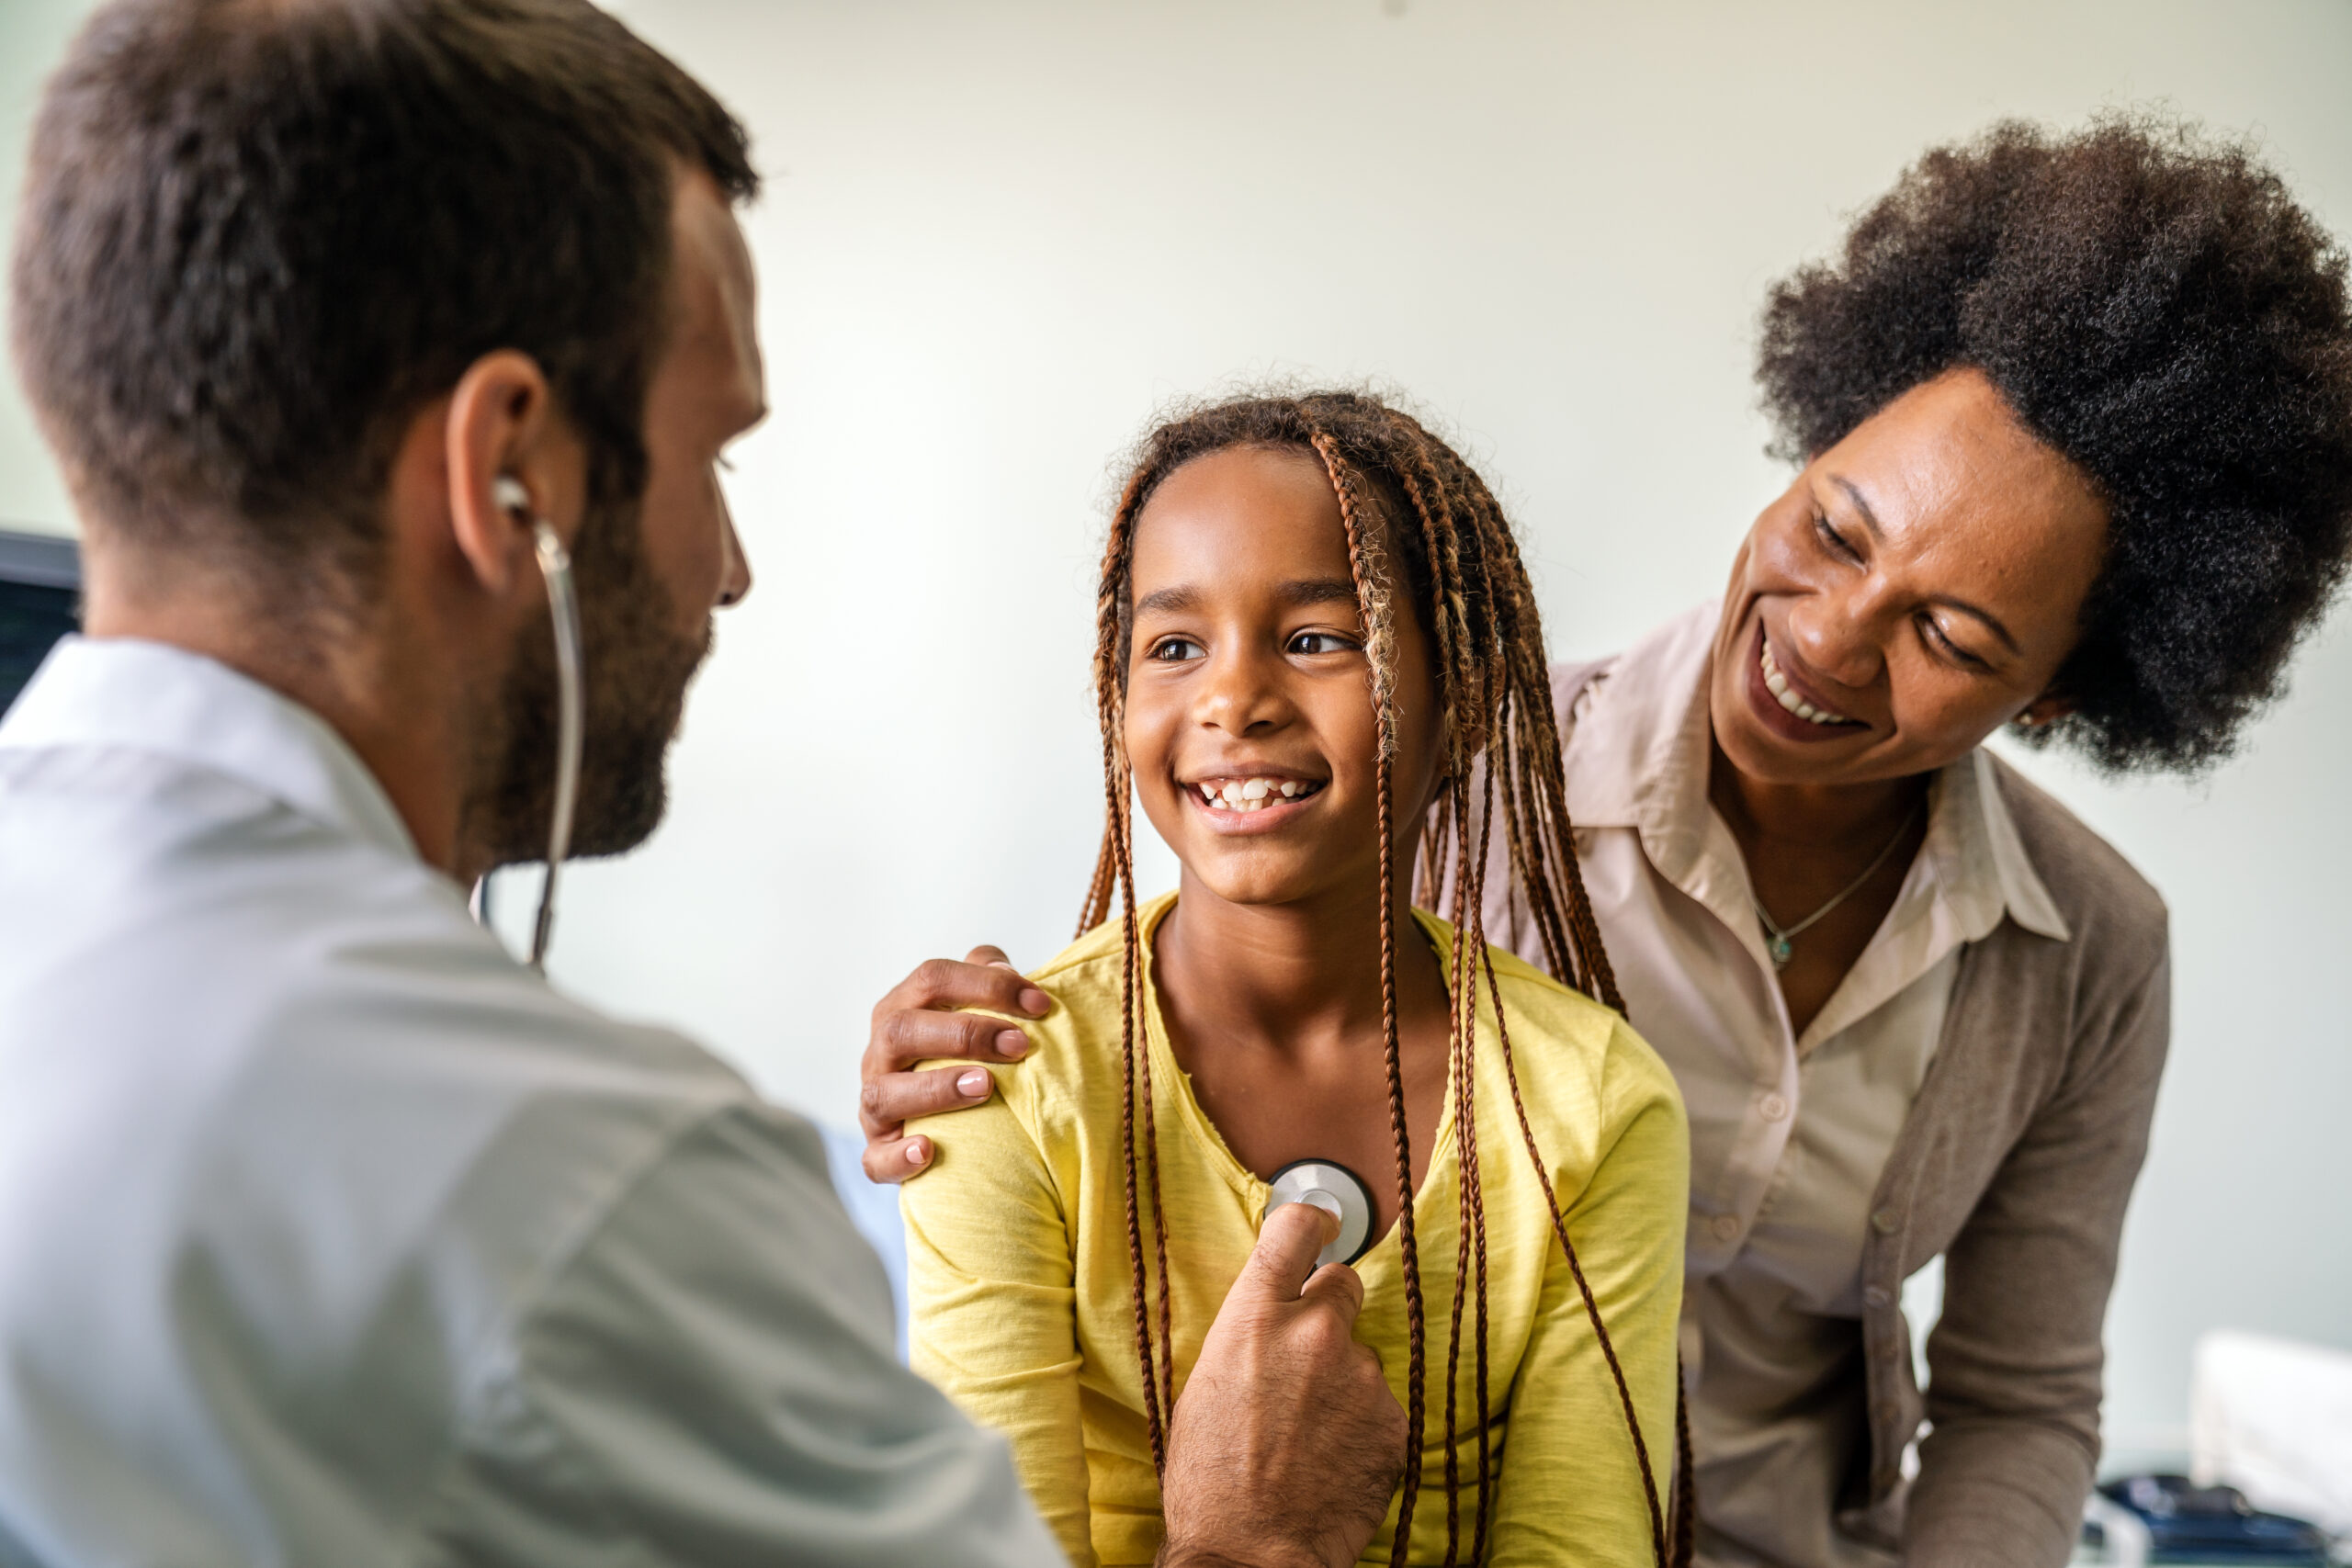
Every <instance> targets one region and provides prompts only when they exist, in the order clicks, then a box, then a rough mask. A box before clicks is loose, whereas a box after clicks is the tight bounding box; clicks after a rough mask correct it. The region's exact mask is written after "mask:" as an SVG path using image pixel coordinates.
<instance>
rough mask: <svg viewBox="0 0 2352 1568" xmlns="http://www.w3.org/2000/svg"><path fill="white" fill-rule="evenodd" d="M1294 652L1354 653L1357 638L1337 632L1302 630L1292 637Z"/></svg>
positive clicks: (1291, 643)
mask: <svg viewBox="0 0 2352 1568" xmlns="http://www.w3.org/2000/svg"><path fill="white" fill-rule="evenodd" d="M1290 650H1291V651H1292V652H1293V653H1307V654H1313V653H1353V652H1354V651H1355V650H1356V643H1355V639H1354V638H1352V637H1341V636H1340V634H1339V633H1337V632H1301V633H1299V634H1298V635H1297V636H1296V637H1293V638H1291V639H1290Z"/></svg>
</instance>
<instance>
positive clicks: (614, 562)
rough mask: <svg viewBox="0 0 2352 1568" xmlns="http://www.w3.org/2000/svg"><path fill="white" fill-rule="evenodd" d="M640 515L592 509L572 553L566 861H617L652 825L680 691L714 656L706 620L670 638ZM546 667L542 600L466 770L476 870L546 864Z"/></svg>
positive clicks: (661, 802) (549, 719) (551, 792)
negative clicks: (576, 606) (575, 680)
mask: <svg viewBox="0 0 2352 1568" xmlns="http://www.w3.org/2000/svg"><path fill="white" fill-rule="evenodd" d="M642 515H643V514H642V511H641V508H640V507H639V504H638V503H636V502H626V503H622V504H619V505H592V507H591V508H590V510H589V513H588V516H587V518H586V519H585V521H584V522H583V523H582V525H581V529H580V536H579V539H578V541H577V542H576V544H575V545H574V547H573V549H572V554H571V576H572V583H573V588H574V591H575V592H577V593H578V595H579V600H580V634H581V644H582V648H581V656H582V669H583V682H582V683H583V685H584V686H585V688H586V690H585V693H584V695H585V699H586V700H585V702H584V704H583V708H584V721H585V722H584V729H585V738H584V743H583V745H582V749H581V759H580V796H579V805H578V807H577V809H576V811H575V813H574V816H573V818H572V828H571V854H572V855H573V856H574V857H576V858H586V857H592V856H596V855H617V854H624V853H626V852H628V851H630V850H633V849H635V848H637V846H638V845H639V844H641V843H643V842H644V841H645V840H647V839H648V838H650V836H651V835H652V832H653V829H655V828H657V827H659V826H660V825H661V822H662V812H663V811H664V810H665V809H666V808H667V807H668V805H669V786H668V780H667V778H666V777H665V776H664V766H663V764H664V761H665V759H666V756H667V754H668V751H669V749H670V742H671V740H672V739H674V738H675V737H676V735H677V733H678V721H679V718H680V717H681V716H682V715H683V714H684V711H685V702H686V685H687V683H688V682H690V681H692V680H693V679H694V674H695V669H696V668H697V667H698V666H700V664H701V663H702V661H703V659H704V657H705V656H706V655H707V654H708V652H709V651H710V618H709V616H708V615H705V616H704V617H703V621H702V625H701V627H700V635H698V636H695V637H685V636H683V635H681V634H680V633H679V632H678V631H677V630H676V629H675V626H674V625H673V620H674V615H675V606H674V605H673V604H672V603H671V601H670V598H669V594H668V592H667V591H666V589H665V588H664V586H663V584H662V581H660V580H659V579H658V578H657V577H656V576H655V575H654V573H653V570H652V568H651V566H650V563H649V562H648V561H647V559H646V555H645V545H644V537H643V534H642V532H641V519H642ZM556 668H557V667H556V653H555V628H554V624H553V622H552V620H551V618H550V615H549V614H548V611H547V609H546V607H545V606H544V605H542V606H541V609H540V613H539V614H538V615H535V616H533V617H532V619H531V622H530V624H529V625H527V626H525V628H524V629H523V631H522V633H521V635H520V637H518V639H517V641H516V645H515V659H514V660H513V663H512V665H511V666H510V667H509V669H508V671H507V675H506V679H505V682H503V685H502V687H501V689H500V692H499V696H498V704H497V711H496V712H495V714H493V715H492V716H489V720H490V722H489V723H488V725H487V726H486V727H485V728H487V729H488V731H489V732H490V737H491V739H489V741H488V743H487V744H485V746H484V747H483V749H482V751H481V761H480V763H479V764H478V765H477V767H476V769H475V777H476V779H477V781H478V783H477V785H476V788H475V789H474V791H473V792H471V793H472V796H473V798H472V799H470V800H469V802H468V809H467V813H466V816H467V819H468V820H467V823H466V827H465V829H464V838H465V840H466V841H467V843H468V844H469V846H470V847H472V848H473V850H474V851H475V853H474V855H473V856H471V857H469V858H473V859H475V860H477V861H478V862H479V863H480V866H481V869H483V870H489V869H492V868H495V867H497V866H502V865H513V864H515V863H520V862H526V861H543V860H545V859H546V858H547V852H548V820H549V818H551V817H552V816H553V815H554V811H555V773H556V749H557V728H558V723H559V713H558V700H559V690H560V688H559V683H558V680H557V674H556Z"/></svg>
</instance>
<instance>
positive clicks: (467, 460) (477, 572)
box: [441, 349, 584, 597]
mask: <svg viewBox="0 0 2352 1568" xmlns="http://www.w3.org/2000/svg"><path fill="white" fill-rule="evenodd" d="M441 425H442V432H441V433H442V456H443V466H444V469H445V472H446V483H447V506H448V527H449V536H450V543H451V544H452V545H453V546H455V547H456V549H457V553H458V557H459V558H461V559H462V560H463V561H464V562H465V565H466V567H467V569H468V570H470V571H471V573H472V575H473V577H474V579H475V581H477V582H479V583H480V584H481V587H482V588H483V589H484V590H485V591H486V592H489V593H490V594H491V595H492V596H493V597H502V596H503V595H504V594H506V593H507V592H511V591H512V590H513V588H514V586H515V582H516V581H518V580H528V581H534V582H536V581H537V568H536V567H534V566H533V565H532V560H533V549H534V544H533V537H532V534H533V525H534V524H535V523H536V522H537V520H538V519H541V518H545V519H546V520H547V521H548V523H549V524H551V525H553V526H554V527H555V529H556V532H557V533H558V534H560V535H562V536H565V537H566V539H567V541H568V540H569V537H570V536H571V533H572V531H573V529H574V527H575V526H576V525H577V522H578V518H579V514H580V508H581V502H582V495H581V491H582V486H583V482H584V475H583V465H582V461H581V456H580V453H579V449H578V444H577V443H576V442H573V441H571V440H570V439H569V437H568V433H567V432H566V431H565V430H564V429H563V425H562V421H561V420H560V419H559V418H558V417H557V415H556V412H555V395H554V392H553V390H552V389H550V388H549V387H548V378H547V374H546V372H544V371H542V370H541V369H540V368H539V366H538V362H537V360H534V359H533V358H532V357H531V356H530V355H527V354H521V353H518V352H516V351H515V350H514V349H499V350H496V351H494V352H492V353H490V354H486V355H482V356H481V358H480V359H477V360H475V361H474V362H473V363H472V364H471V365H469V366H468V367H466V373H465V374H464V375H463V376H460V377H459V378H458V384H457V386H456V388H455V389H452V391H451V392H450V394H449V403H448V409H447V412H446V413H445V414H444V415H443V416H442V422H441ZM502 479H507V480H512V481H513V483H512V484H504V485H502V484H501V483H500V481H501V480H502ZM518 487H519V488H518Z"/></svg>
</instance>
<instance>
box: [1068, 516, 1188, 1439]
mask: <svg viewBox="0 0 2352 1568" xmlns="http://www.w3.org/2000/svg"><path fill="white" fill-rule="evenodd" d="M1139 505H1140V493H1139V487H1138V485H1136V484H1130V485H1129V486H1128V489H1127V494H1126V495H1125V496H1124V497H1122V498H1121V501H1120V504H1119V508H1118V510H1117V511H1116V512H1115V513H1113V514H1112V521H1111V537H1110V539H1109V541H1108V542H1107V544H1106V546H1105V547H1104V551H1103V582H1102V588H1101V591H1100V592H1099V594H1098V595H1097V598H1096V602H1095V616H1096V633H1095V655H1094V693H1095V705H1096V707H1097V709H1098V711H1099V713H1100V716H1101V718H1102V724H1103V818H1104V819H1103V850H1102V852H1101V854H1100V855H1098V856H1097V857H1096V860H1095V872H1094V880H1093V883H1092V885H1091V886H1089V887H1088V889H1087V896H1086V908H1085V911H1084V913H1083V914H1082V916H1081V917H1080V929H1081V930H1091V929H1092V928H1093V927H1094V926H1095V925H1099V924H1101V923H1102V921H1103V919H1104V918H1105V917H1106V916H1107V915H1108V913H1109V905H1110V902H1111V896H1112V893H1113V891H1114V889H1117V890H1121V891H1123V892H1124V894H1125V903H1124V907H1123V908H1122V911H1121V915H1122V926H1123V931H1122V933H1121V935H1122V940H1121V974H1120V987H1119V1084H1120V1091H1121V1092H1120V1097H1119V1134H1120V1137H1119V1143H1120V1153H1121V1175H1122V1177H1123V1179H1124V1197H1125V1205H1126V1224H1127V1262H1128V1267H1129V1269H1130V1274H1131V1283H1132V1287H1133V1295H1134V1301H1135V1336H1136V1361H1137V1363H1138V1364H1139V1365H1140V1366H1141V1367H1142V1369H1143V1408H1144V1429H1145V1432H1146V1435H1147V1437H1148V1440H1149V1443H1150V1446H1151V1465H1152V1471H1153V1473H1154V1474H1161V1473H1165V1472H1166V1470H1167V1467H1168V1418H1169V1416H1170V1415H1172V1414H1173V1412H1172V1410H1171V1409H1168V1408H1164V1407H1163V1405H1162V1404H1161V1401H1160V1397H1159V1393H1160V1391H1159V1380H1157V1379H1156V1378H1155V1377H1154V1376H1153V1375H1152V1348H1151V1319H1150V1314H1149V1311H1148V1307H1147V1305H1146V1301H1147V1295H1148V1286H1147V1282H1146V1280H1145V1273H1144V1260H1143V1218H1142V1193H1141V1191H1140V1188H1141V1186H1142V1183H1141V1182H1140V1180H1139V1179H1138V1169H1137V1167H1138V1165H1139V1164H1140V1163H1141V1159H1142V1154H1141V1151H1140V1150H1139V1148H1138V1146H1137V1143H1136V1089H1137V1087H1138V1080H1139V1079H1140V1082H1141V1084H1142V1085H1143V1087H1144V1092H1145V1094H1146V1096H1147V1104H1148V1095H1149V1092H1150V1090H1149V1087H1148V1086H1149V1083H1150V1077H1149V1073H1150V1061H1149V1055H1148V1052H1147V1053H1146V1054H1145V1057H1144V1060H1143V1061H1142V1062H1141V1063H1140V1064H1138V1062H1137V1060H1136V1011H1137V1008H1138V1002H1139V998H1138V996H1137V984H1136V982H1137V979H1138V976H1137V973H1136V916H1135V875H1134V866H1133V863H1132V860H1131V858H1130V852H1129V845H1130V843H1131V841H1132V840H1131V835H1132V833H1133V829H1134V821H1133V813H1132V811H1131V809H1130V800H1131V797H1132V794H1133V788H1132V784H1131V783H1130V781H1129V779H1128V776H1127V764H1126V755H1125V703H1124V696H1125V682H1124V681H1122V680H1121V679H1119V669H1120V666H1121V664H1122V663H1123V662H1124V660H1125V637H1124V636H1123V626H1124V625H1125V609H1124V605H1125V597H1126V583H1127V561H1128V546H1129V542H1130V540H1131V538H1132V536H1133V530H1134V521H1135V513H1136V508H1137V507H1138V506H1139ZM1139 1065H1140V1066H1141V1068H1142V1071H1141V1073H1140V1074H1139V1073H1138V1071H1137V1068H1138V1066H1139ZM1146 1125H1147V1127H1148V1122H1147V1124H1146ZM1160 1280H1161V1284H1162V1287H1163V1289H1164V1288H1165V1285H1166V1281H1167V1269H1166V1265H1165V1261H1164V1259H1163V1262H1162V1267H1161V1271H1160Z"/></svg>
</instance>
